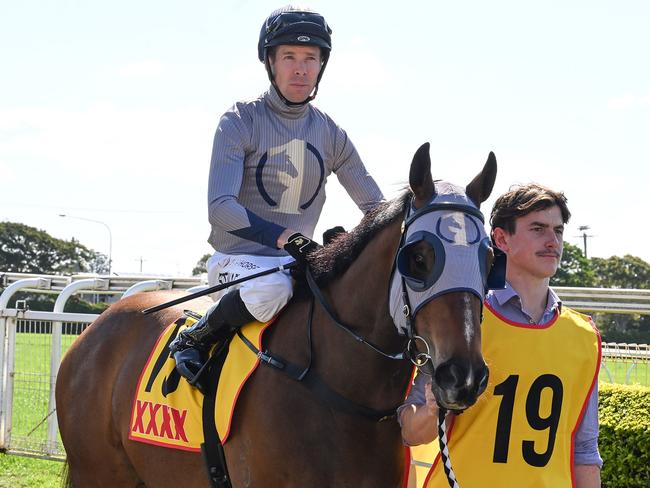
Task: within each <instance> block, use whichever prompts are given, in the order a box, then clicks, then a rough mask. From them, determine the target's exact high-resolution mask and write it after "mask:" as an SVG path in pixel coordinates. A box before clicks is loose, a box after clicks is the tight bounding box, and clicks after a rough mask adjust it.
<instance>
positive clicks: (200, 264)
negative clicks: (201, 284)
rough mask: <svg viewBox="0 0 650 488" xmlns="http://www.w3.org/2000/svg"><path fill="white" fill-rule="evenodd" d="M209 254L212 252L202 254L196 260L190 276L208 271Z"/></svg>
mask: <svg viewBox="0 0 650 488" xmlns="http://www.w3.org/2000/svg"><path fill="white" fill-rule="evenodd" d="M210 256H212V254H204V255H203V256H201V259H199V260H198V261H197V262H196V266H194V269H193V270H192V276H198V275H200V274H201V273H207V272H208V259H210Z"/></svg>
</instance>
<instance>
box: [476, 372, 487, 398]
mask: <svg viewBox="0 0 650 488" xmlns="http://www.w3.org/2000/svg"><path fill="white" fill-rule="evenodd" d="M489 378H490V370H489V369H488V367H487V366H486V365H483V367H482V368H480V369H479V370H478V371H477V372H476V384H477V385H478V389H477V395H480V394H481V393H483V392H484V391H485V389H486V388H487V385H488V379H489Z"/></svg>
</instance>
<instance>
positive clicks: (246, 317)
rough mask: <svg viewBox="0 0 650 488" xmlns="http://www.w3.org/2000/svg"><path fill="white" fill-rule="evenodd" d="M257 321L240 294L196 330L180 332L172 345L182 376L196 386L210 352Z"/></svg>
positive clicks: (219, 306) (232, 295)
mask: <svg viewBox="0 0 650 488" xmlns="http://www.w3.org/2000/svg"><path fill="white" fill-rule="evenodd" d="M254 320H255V317H253V316H252V315H251V313H250V312H249V311H248V309H247V308H246V305H244V302H243V301H242V299H241V297H240V296H239V290H233V291H230V292H228V293H226V294H225V295H224V296H223V297H221V300H219V302H218V303H217V304H215V305H214V306H213V307H211V308H210V309H208V311H207V312H206V313H205V315H204V316H203V317H201V318H200V319H199V321H198V322H196V323H195V324H194V325H193V326H192V327H189V328H187V329H183V330H182V331H181V332H179V333H178V335H177V336H176V339H174V340H173V341H172V343H171V344H170V345H169V350H170V352H171V353H172V354H173V356H174V360H175V361H176V369H177V370H178V372H179V373H180V375H181V376H183V377H184V378H187V380H188V381H189V382H190V383H191V384H195V383H196V374H197V373H198V372H199V370H200V369H201V367H202V366H203V364H204V363H205V361H206V360H207V353H208V351H209V350H210V348H211V347H212V346H213V345H214V344H216V343H217V342H218V341H219V340H222V339H224V338H225V337H227V336H228V335H229V334H230V333H232V332H234V331H236V330H237V329H239V328H240V327H241V326H242V325H244V324H247V323H249V322H252V321H254Z"/></svg>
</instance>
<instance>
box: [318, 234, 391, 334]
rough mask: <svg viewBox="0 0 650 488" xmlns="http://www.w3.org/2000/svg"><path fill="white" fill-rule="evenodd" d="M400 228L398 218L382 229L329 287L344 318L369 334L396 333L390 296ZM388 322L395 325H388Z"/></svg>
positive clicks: (359, 330)
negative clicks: (389, 304)
mask: <svg viewBox="0 0 650 488" xmlns="http://www.w3.org/2000/svg"><path fill="white" fill-rule="evenodd" d="M399 229H400V223H399V222H395V223H393V224H391V225H389V226H388V227H386V228H385V229H384V230H382V231H381V232H380V233H379V234H378V235H377V236H375V238H374V239H372V241H370V242H369V243H368V245H367V246H366V248H365V249H364V250H363V252H362V253H361V254H360V255H359V257H358V258H357V259H356V260H355V261H354V263H352V265H351V266H350V268H349V269H348V270H347V271H346V272H345V274H344V275H343V276H342V277H341V278H340V279H339V280H337V281H336V282H335V283H333V284H332V285H331V286H330V289H329V293H330V295H331V296H332V300H333V302H334V304H335V305H336V309H337V311H338V313H339V314H340V317H341V319H342V320H343V321H344V322H345V323H349V324H355V328H358V329H357V330H358V332H360V333H363V334H366V335H367V336H368V338H370V337H374V338H375V339H377V340H381V339H384V340H385V339H387V338H391V337H392V338H394V337H395V334H394V333H393V332H394V331H395V327H394V325H392V324H393V321H392V319H391V317H390V313H389V307H388V297H389V286H390V277H391V271H392V269H393V261H394V258H395V254H396V252H397V248H398V246H399V233H400V232H399ZM386 324H391V326H390V327H384V325H386Z"/></svg>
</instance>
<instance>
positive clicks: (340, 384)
mask: <svg viewBox="0 0 650 488" xmlns="http://www.w3.org/2000/svg"><path fill="white" fill-rule="evenodd" d="M399 229H400V223H399V222H398V223H395V224H391V225H390V226H388V227H387V228H385V229H384V230H383V231H381V232H380V233H379V234H378V235H377V236H376V237H375V238H374V239H373V240H372V241H371V242H370V243H369V244H368V245H367V247H366V249H364V251H363V252H362V253H361V255H360V256H359V257H358V258H357V259H356V260H355V262H354V263H353V264H352V265H351V266H350V268H349V269H348V270H347V271H346V272H345V274H344V275H343V276H342V277H341V278H340V279H339V280H337V281H336V282H334V283H332V284H331V285H330V286H329V287H328V289H327V294H328V295H329V297H330V300H331V303H332V305H333V307H334V309H335V310H336V313H337V314H338V316H339V319H340V320H341V321H342V322H343V323H345V324H347V325H348V326H349V327H350V328H351V329H353V330H354V332H355V333H356V334H358V335H360V336H362V337H364V338H365V339H366V340H368V341H369V342H371V343H373V344H375V345H376V346H378V347H379V348H381V349H382V350H383V351H385V352H387V353H391V354H393V353H398V352H400V351H401V348H402V347H403V346H404V344H403V340H402V339H401V338H400V337H399V336H398V335H397V331H396V328H395V325H394V323H393V320H392V319H391V317H390V312H389V306H388V297H389V293H388V291H389V290H388V288H389V286H390V275H391V270H392V266H393V260H394V257H395V253H396V252H397V248H398V246H399V234H400V231H399ZM322 317H323V320H324V322H325V323H324V324H323V328H322V330H323V335H322V336H321V338H322V342H321V345H322V346H323V349H322V351H323V353H324V354H323V356H325V357H323V359H322V362H321V364H322V365H323V366H324V368H323V369H324V370H326V371H327V373H328V376H329V377H330V378H332V379H333V380H334V379H335V378H334V377H336V379H335V382H336V385H332V386H334V387H335V388H336V389H337V390H338V391H340V392H342V393H344V394H345V393H347V394H348V395H349V397H350V398H355V397H359V396H360V397H362V399H363V401H360V403H367V402H370V406H373V407H374V408H388V407H392V406H394V405H395V403H399V402H400V401H401V400H402V399H403V394H404V390H405V388H406V385H407V381H408V375H409V373H410V367H409V365H408V364H407V363H406V362H405V361H397V360H391V359H387V358H385V357H383V356H381V355H380V354H379V353H378V352H376V351H374V350H372V349H371V348H370V347H368V346H367V345H364V344H361V343H359V342H357V341H355V340H354V339H353V338H352V337H350V336H349V335H348V334H346V333H344V332H343V331H341V330H340V329H337V328H336V327H333V325H332V324H331V323H327V322H329V321H330V319H329V318H328V317H324V316H322ZM321 357H322V356H321Z"/></svg>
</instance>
